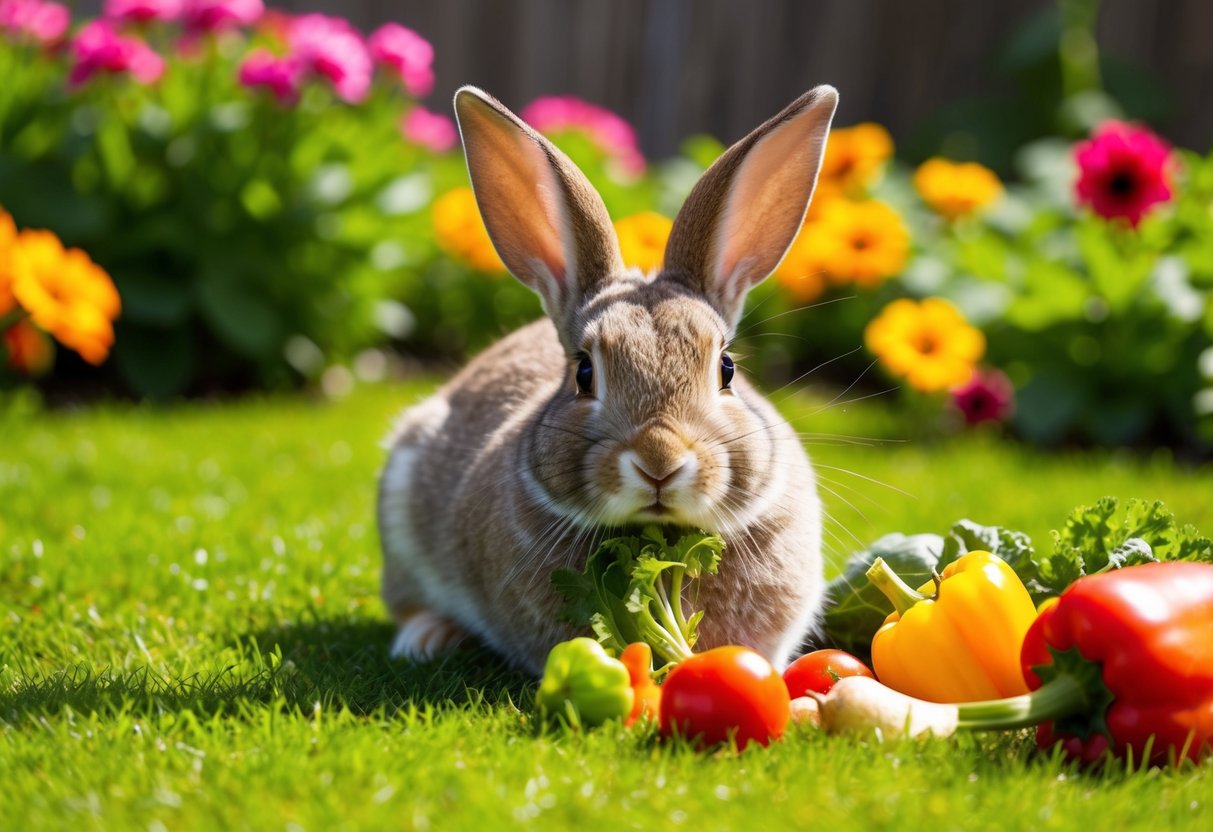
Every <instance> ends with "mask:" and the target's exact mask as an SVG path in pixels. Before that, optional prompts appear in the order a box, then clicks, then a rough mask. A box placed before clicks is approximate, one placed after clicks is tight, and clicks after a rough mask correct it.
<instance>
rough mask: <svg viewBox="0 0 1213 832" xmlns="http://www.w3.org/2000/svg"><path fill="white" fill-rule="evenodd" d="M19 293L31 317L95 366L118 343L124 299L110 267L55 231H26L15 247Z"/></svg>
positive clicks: (16, 295) (16, 289)
mask: <svg viewBox="0 0 1213 832" xmlns="http://www.w3.org/2000/svg"><path fill="white" fill-rule="evenodd" d="M12 269H13V284H12V291H13V297H14V298H16V300H17V302H18V303H19V304H21V306H22V307H23V308H24V309H25V310H26V311H27V312H28V313H29V315H30V319H31V320H32V321H33V322H34V323H35V324H37V325H38V326H39V327H41V328H42V329H44V330H46V331H47V332H49V333H50V334H52V335H54V336H55V338H56V339H57V340H58V341H60V342H61V343H62V344H64V345H65V346H67V347H69V348H70V349H73V350H75V351H76V352H78V353H79V354H80V357H81V358H83V359H84V360H85V361H88V362H89V363H90V364H100V363H101V362H102V361H104V360H105V357H106V355H108V354H109V348H110V346H112V345H113V343H114V327H113V324H112V321H113V319H114V318H116V317H118V313H119V312H120V311H121V308H122V303H121V300H120V299H119V297H118V291H117V290H116V289H115V288H114V284H113V282H112V281H111V280H110V277H109V275H108V274H106V273H105V270H104V269H102V268H101V267H100V266H98V265H97V264H96V263H94V262H93V261H92V260H90V259H89V256H88V255H87V254H85V253H84V252H83V251H81V250H80V249H77V248H70V249H64V247H63V243H61V242H60V241H59V238H58V237H56V236H55V235H54V234H53V233H51V232H50V231H34V230H30V229H26V230H24V231H22V232H21V233H20V234H19V235H18V236H17V245H16V246H15V247H14V249H13V257H12Z"/></svg>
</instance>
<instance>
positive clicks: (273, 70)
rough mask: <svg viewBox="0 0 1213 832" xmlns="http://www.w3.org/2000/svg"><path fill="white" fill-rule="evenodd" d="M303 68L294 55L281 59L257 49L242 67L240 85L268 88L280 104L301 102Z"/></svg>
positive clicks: (264, 50) (245, 60)
mask: <svg viewBox="0 0 1213 832" xmlns="http://www.w3.org/2000/svg"><path fill="white" fill-rule="evenodd" d="M302 81H303V66H302V65H301V64H300V62H299V59H298V58H296V57H294V56H293V55H287V56H285V57H279V56H278V55H274V54H273V53H271V52H269V51H268V50H266V49H257V50H255V51H253V52H251V53H249V55H248V56H247V57H246V58H245V59H244V62H243V63H242V64H241V65H240V83H241V84H243V85H244V86H246V87H249V88H254V87H266V88H267V89H269V90H270V92H272V93H273V94H274V97H275V98H277V99H278V102H279V103H280V104H294V103H295V102H296V101H298V100H299V85H300V84H301V83H302Z"/></svg>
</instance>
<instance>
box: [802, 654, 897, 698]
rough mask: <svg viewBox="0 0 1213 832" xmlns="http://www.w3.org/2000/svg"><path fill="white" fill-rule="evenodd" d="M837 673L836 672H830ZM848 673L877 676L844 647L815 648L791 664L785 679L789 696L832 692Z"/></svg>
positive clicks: (850, 674)
mask: <svg viewBox="0 0 1213 832" xmlns="http://www.w3.org/2000/svg"><path fill="white" fill-rule="evenodd" d="M831 673H833V674H834V675H832V676H831V675H830V674H831ZM844 676H867V677H868V678H869V679H875V678H876V676H875V675H873V673H872V671H871V670H869V669H868V666H867V665H866V664H864V663H863V662H861V661H860V660H859V659H857V658H855V657H854V656H852V655H851V654H850V653H844V652H843V651H841V650H814V651H813V652H812V653H806V654H805V655H803V656H801V657H800V658H799V659H797V660H796V661H794V662H792V663H791V664H790V665H788V669H787V670H785V671H784V672H783V681H784V682H785V683H786V684H787V686H788V695H789V696H791V697H792V698H793V699H795V698H796V697H798V696H807V695H808V693H809V691H812V692H814V693H829V692H830V688H832V687H834V683H835V682H837V681H838V680H839V679H841V678H842V677H844Z"/></svg>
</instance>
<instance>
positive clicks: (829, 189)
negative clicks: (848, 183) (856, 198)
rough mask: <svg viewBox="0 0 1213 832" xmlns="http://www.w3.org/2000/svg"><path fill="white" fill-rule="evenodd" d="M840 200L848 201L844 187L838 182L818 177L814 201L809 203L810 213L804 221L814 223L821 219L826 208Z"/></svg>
mask: <svg viewBox="0 0 1213 832" xmlns="http://www.w3.org/2000/svg"><path fill="white" fill-rule="evenodd" d="M839 199H846V194H845V193H844V192H843V190H842V186H841V185H839V184H838V182H837V181H836V180H833V179H826V178H824V177H820V176H819V177H817V187H816V188H814V189H813V201H812V202H810V203H809V212H808V214H806V215H805V218H804V221H805V222H812V221H814V220H817V219H821V214H822V212H824V211H825V207H826V206H827V205H829V204H830V203H831V202H834V201H835V200H839Z"/></svg>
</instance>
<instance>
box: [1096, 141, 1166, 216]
mask: <svg viewBox="0 0 1213 832" xmlns="http://www.w3.org/2000/svg"><path fill="white" fill-rule="evenodd" d="M1074 158H1075V160H1076V161H1077V162H1078V168H1079V177H1078V182H1077V184H1076V185H1075V192H1076V194H1077V196H1078V202H1079V203H1080V204H1084V205H1090V206H1091V208H1092V209H1093V210H1094V211H1095V213H1097V214H1099V215H1100V216H1101V217H1104V218H1106V219H1115V218H1117V217H1121V218H1123V219H1125V220H1127V221H1128V223H1129V225H1131V226H1132V227H1134V228H1136V227H1137V224H1138V223H1139V222H1140V221H1141V218H1142V216H1144V215H1145V213H1146V212H1147V211H1149V210H1150V208H1151V207H1152V206H1154V205H1157V204H1158V203H1160V202H1166V201H1168V200H1169V199H1170V198H1171V182H1170V178H1169V175H1168V174H1169V167H1170V160H1171V148H1170V146H1169V145H1167V143H1166V142H1164V141H1163V140H1162V139H1160V138H1159V137H1158V136H1156V135H1154V133H1152V132H1150V130H1149V129H1148V128H1146V127H1139V126H1136V125H1133V124H1126V123H1125V122H1123V121H1107V122H1104V123H1103V124H1101V125H1100V126H1099V129H1097V130H1096V131H1095V135H1093V136H1092V137H1091V138H1090V140H1088V141H1085V142H1082V143H1080V144H1079V145H1078V146H1077V147H1075V149H1074Z"/></svg>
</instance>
